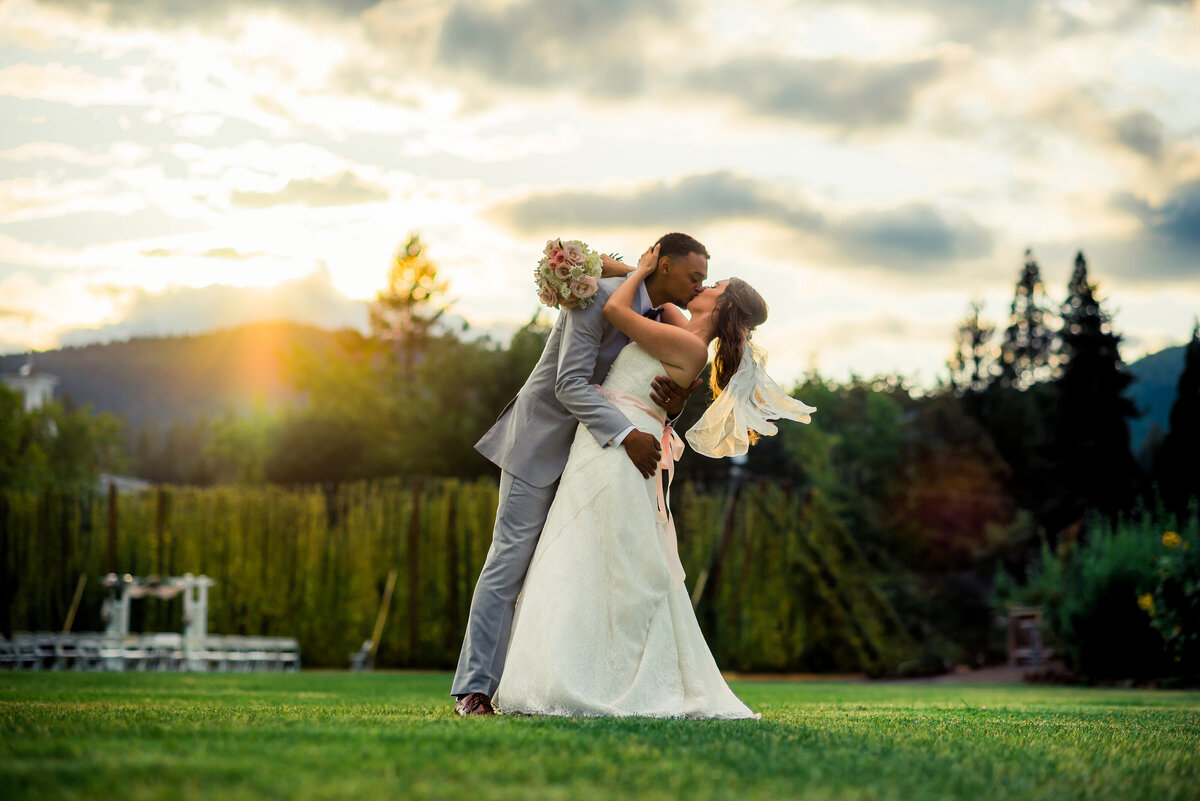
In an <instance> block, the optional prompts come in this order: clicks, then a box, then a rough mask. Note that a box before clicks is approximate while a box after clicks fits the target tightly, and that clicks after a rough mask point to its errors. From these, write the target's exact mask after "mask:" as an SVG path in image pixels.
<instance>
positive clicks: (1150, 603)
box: [1138, 593, 1154, 615]
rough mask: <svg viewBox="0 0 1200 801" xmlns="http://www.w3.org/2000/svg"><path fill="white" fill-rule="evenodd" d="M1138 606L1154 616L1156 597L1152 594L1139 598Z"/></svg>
mask: <svg viewBox="0 0 1200 801" xmlns="http://www.w3.org/2000/svg"><path fill="white" fill-rule="evenodd" d="M1138 606H1140V607H1141V608H1142V609H1145V610H1146V611H1147V612H1149V613H1150V614H1152V615H1153V614H1154V596H1153V595H1151V594H1150V593H1146V594H1145V595H1139V596H1138Z"/></svg>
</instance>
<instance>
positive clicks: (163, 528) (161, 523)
mask: <svg viewBox="0 0 1200 801" xmlns="http://www.w3.org/2000/svg"><path fill="white" fill-rule="evenodd" d="M154 500H155V507H154V538H155V540H156V543H155V545H156V548H155V554H154V573H155V575H158V576H163V577H165V576H169V575H171V574H170V573H168V572H167V566H166V542H165V540H166V536H167V491H166V490H165V489H164V488H162V487H159V488H158V491H157V492H156V493H155V499H154ZM169 612H170V609H169V608H168V607H167V605H166V604H155V605H154V618H155V628H156V629H157V630H159V631H166V630H167V629H168V627H169V626H170V625H171V623H170V621H171V618H170V617H169Z"/></svg>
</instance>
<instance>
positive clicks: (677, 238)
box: [654, 233, 712, 259]
mask: <svg viewBox="0 0 1200 801" xmlns="http://www.w3.org/2000/svg"><path fill="white" fill-rule="evenodd" d="M654 244H656V245H658V246H659V250H658V257H659V258H660V259H661V258H662V257H663V256H686V255H687V254H689V253H699V254H700V255H701V256H703V257H704V258H706V259H711V258H712V256H710V255H708V248H706V247H704V245H701V244H700V242H699V241H698V240H697V239H695V238H694V237H690V236H688V235H687V234H679V233H673V234H663V235H662V236H661V237H659V239H658V241H657V242H655V243H654Z"/></svg>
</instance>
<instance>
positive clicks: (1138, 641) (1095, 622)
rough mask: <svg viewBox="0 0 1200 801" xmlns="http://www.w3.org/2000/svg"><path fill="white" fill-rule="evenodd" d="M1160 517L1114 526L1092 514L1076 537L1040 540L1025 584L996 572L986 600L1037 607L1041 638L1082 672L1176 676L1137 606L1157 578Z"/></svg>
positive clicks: (1090, 674)
mask: <svg viewBox="0 0 1200 801" xmlns="http://www.w3.org/2000/svg"><path fill="white" fill-rule="evenodd" d="M1162 523H1163V519H1162V518H1161V516H1159V515H1154V514H1144V515H1143V516H1142V517H1141V518H1140V519H1137V520H1132V521H1126V522H1122V523H1120V524H1118V525H1117V526H1115V527H1113V526H1109V525H1107V524H1104V523H1101V522H1100V521H1099V520H1092V521H1090V523H1089V525H1088V529H1087V536H1086V537H1085V538H1084V539H1083V540H1081V541H1080V542H1077V543H1074V544H1072V545H1064V546H1060V548H1059V551H1058V552H1057V553H1056V552H1054V551H1051V549H1050V548H1049V546H1048V545H1047V544H1045V543H1044V542H1043V544H1042V550H1041V555H1040V558H1039V559H1037V560H1035V562H1034V564H1033V566H1032V567H1031V568H1030V571H1029V575H1028V579H1027V581H1026V583H1025V585H1024V586H1021V587H1014V586H1011V584H1010V583H1006V582H1005V581H1004V580H1003V577H1001V580H998V581H997V584H996V591H995V594H994V599H995V600H996V601H997V602H998V603H1004V602H1018V603H1021V604H1025V605H1038V606H1041V607H1042V608H1043V613H1044V619H1045V621H1046V627H1047V631H1046V639H1047V642H1048V644H1050V645H1051V646H1052V647H1053V648H1054V649H1055V650H1056V651H1057V652H1058V653H1059V654H1061V655H1062V657H1063V659H1064V661H1065V662H1066V665H1067V667H1069V668H1071V669H1072V670H1075V671H1077V672H1079V673H1081V674H1083V675H1085V676H1088V677H1090V678H1095V679H1121V678H1138V679H1146V678H1156V677H1164V676H1169V675H1176V674H1178V672H1179V667H1178V665H1177V664H1176V663H1175V662H1174V660H1173V659H1170V658H1168V652H1167V649H1166V645H1167V643H1166V641H1164V639H1163V635H1162V634H1161V633H1160V629H1159V628H1158V627H1157V626H1156V625H1155V620H1154V619H1153V618H1151V617H1150V616H1149V615H1148V614H1147V613H1146V610H1145V609H1144V606H1145V604H1146V601H1145V600H1144V599H1145V598H1146V596H1147V594H1152V593H1154V592H1155V589H1156V587H1158V586H1159V584H1160V581H1161V580H1160V576H1159V570H1160V557H1161V556H1162V550H1163V545H1162V532H1163V525H1162ZM1194 591H1195V590H1194V589H1193V592H1194ZM1169 592H1171V591H1170V590H1168V593H1169ZM1171 597H1172V598H1174V596H1171ZM1139 599H1143V600H1141V602H1140V603H1139ZM1164 602H1165V599H1164ZM1193 602H1195V601H1194V599H1193ZM1172 603H1174V601H1172ZM1180 614H1183V610H1180ZM1191 625H1194V624H1191ZM1181 628H1182V627H1181Z"/></svg>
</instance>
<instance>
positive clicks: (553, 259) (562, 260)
mask: <svg viewBox="0 0 1200 801" xmlns="http://www.w3.org/2000/svg"><path fill="white" fill-rule="evenodd" d="M566 263H567V254H565V253H563V252H562V251H561V250H556V251H554V252H553V253H551V254H550V264H552V265H553V266H555V267H557V266H558V265H560V264H566Z"/></svg>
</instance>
